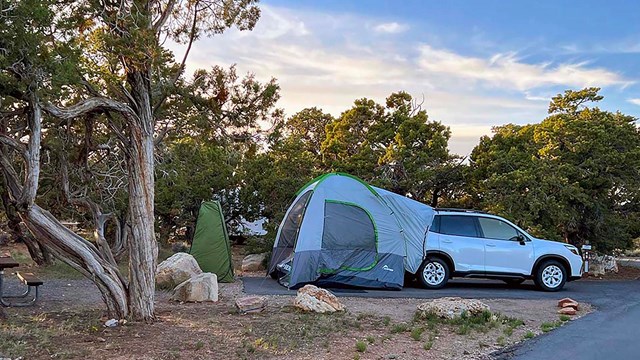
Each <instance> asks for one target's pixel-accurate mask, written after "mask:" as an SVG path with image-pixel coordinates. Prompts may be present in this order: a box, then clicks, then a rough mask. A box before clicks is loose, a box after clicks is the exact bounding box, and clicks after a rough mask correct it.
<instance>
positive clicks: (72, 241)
mask: <svg viewBox="0 0 640 360" xmlns="http://www.w3.org/2000/svg"><path fill="white" fill-rule="evenodd" d="M33 88H34V89H36V86H34V87H33ZM34 91H35V90H34ZM98 100H100V99H98ZM27 101H28V103H29V114H28V122H27V123H28V127H29V130H30V134H29V141H28V144H27V146H26V147H25V146H24V144H23V143H21V142H19V141H16V140H15V139H12V138H10V137H8V136H6V134H0V142H1V143H2V144H4V146H3V148H2V149H0V171H1V172H2V175H3V177H4V180H5V184H6V188H7V191H8V193H9V197H10V199H11V201H12V203H15V209H16V211H17V213H18V215H19V216H20V218H21V220H22V221H23V222H24V224H25V225H26V227H27V229H29V231H30V232H31V233H32V234H33V236H34V237H35V238H36V239H37V241H38V243H39V244H41V245H43V246H44V247H45V248H47V249H49V250H51V252H52V253H53V254H54V255H55V256H56V257H57V258H59V259H61V260H62V261H64V262H65V263H67V264H68V265H69V266H71V267H73V268H74V269H76V270H77V271H79V272H80V273H82V274H84V275H85V276H86V277H87V278H89V279H91V280H92V281H93V282H94V283H95V284H96V285H97V287H98V289H99V290H100V292H101V294H102V297H103V299H104V302H105V304H106V305H107V311H108V313H109V315H110V316H113V317H116V318H124V317H127V316H129V315H130V307H129V303H128V301H127V299H128V296H127V295H128V292H127V285H126V283H125V281H124V280H123V278H122V276H121V275H120V272H119V270H118V267H117V264H116V263H115V261H114V260H113V257H112V256H109V251H108V249H109V247H108V246H106V250H105V247H104V246H103V245H101V242H100V239H98V245H99V247H100V249H99V248H97V247H96V246H95V245H93V244H92V243H90V242H89V241H87V240H85V239H83V238H82V237H80V236H78V235H77V234H75V233H74V232H72V231H71V230H69V229H68V228H66V227H65V226H64V225H62V224H61V223H60V221H58V220H57V219H56V218H55V217H54V216H53V215H51V213H49V212H48V211H46V210H44V209H42V208H40V207H39V206H38V205H36V204H35V197H36V194H37V189H38V180H39V174H40V151H41V149H40V147H41V146H40V144H41V137H42V128H41V124H42V113H41V110H40V109H41V106H40V102H39V99H38V96H37V95H36V93H35V92H32V93H30V94H28V98H27ZM87 103H93V104H94V105H95V103H96V99H89V100H88V101H87V102H85V103H82V104H79V106H78V107H76V108H75V109H76V110H77V109H80V110H78V111H60V112H59V113H58V114H62V115H64V116H69V117H73V116H77V115H78V114H82V113H84V112H88V111H92V110H94V109H97V108H99V107H100V106H106V105H105V104H109V102H108V101H97V104H98V105H96V106H94V107H90V106H87ZM112 105H119V104H115V103H114V104H112ZM55 110H59V109H53V110H52V111H55ZM9 149H10V150H12V151H14V152H16V153H17V154H19V155H20V156H21V157H22V159H23V162H24V164H25V166H24V172H25V180H24V181H23V182H21V181H20V180H19V176H18V172H16V170H15V169H14V167H13V164H12V162H11V160H9V159H10V156H9V154H8V151H9ZM98 215H100V214H99V213H98ZM96 224H98V225H99V226H98V225H97V227H98V228H99V227H100V226H101V227H102V228H104V222H100V221H96ZM98 230H99V229H98Z"/></svg>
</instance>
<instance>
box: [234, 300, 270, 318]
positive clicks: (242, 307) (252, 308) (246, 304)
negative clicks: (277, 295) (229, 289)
mask: <svg viewBox="0 0 640 360" xmlns="http://www.w3.org/2000/svg"><path fill="white" fill-rule="evenodd" d="M266 307H267V300H266V299H265V298H264V297H261V296H245V297H242V298H239V299H238V300H236V308H238V312H239V313H241V314H251V313H259V312H262V311H264V310H265V309H266Z"/></svg>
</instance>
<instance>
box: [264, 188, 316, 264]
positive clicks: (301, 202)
mask: <svg viewBox="0 0 640 360" xmlns="http://www.w3.org/2000/svg"><path fill="white" fill-rule="evenodd" d="M311 194H313V191H312V190H310V191H307V192H306V193H304V194H303V195H302V196H300V198H298V201H296V203H295V204H293V208H292V209H291V211H289V214H287V217H286V218H285V219H284V222H283V223H282V230H281V231H280V236H279V237H278V239H277V244H278V245H276V247H275V248H274V249H273V253H272V254H271V265H270V267H269V274H272V273H273V272H274V270H275V269H276V266H277V265H278V264H279V263H280V262H282V261H283V260H284V259H286V258H287V257H288V256H289V255H291V253H292V252H293V248H294V247H295V244H296V241H297V239H298V233H299V232H300V225H302V218H303V217H304V211H305V209H306V208H307V203H308V202H309V199H310V198H311Z"/></svg>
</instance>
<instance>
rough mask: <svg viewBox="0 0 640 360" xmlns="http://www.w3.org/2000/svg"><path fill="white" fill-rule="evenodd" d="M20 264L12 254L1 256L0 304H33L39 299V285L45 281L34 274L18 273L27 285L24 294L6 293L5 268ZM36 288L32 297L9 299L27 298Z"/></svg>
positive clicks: (6, 305) (19, 277)
mask: <svg viewBox="0 0 640 360" xmlns="http://www.w3.org/2000/svg"><path fill="white" fill-rule="evenodd" d="M18 266H20V263H19V262H17V261H16V260H14V259H13V258H12V257H11V256H5V257H0V305H1V306H5V307H9V306H29V305H33V304H34V303H35V302H36V300H37V299H38V287H39V286H40V285H42V284H43V281H42V280H40V279H38V278H37V277H36V276H34V275H33V274H25V273H19V272H18V273H16V275H17V276H18V279H19V280H20V281H21V282H22V283H23V284H24V285H25V286H26V289H25V291H24V292H23V293H22V294H18V295H15V294H12V295H8V294H4V287H3V286H4V275H5V269H11V268H16V267H18ZM34 288H35V294H34V295H33V297H32V298H31V299H27V300H23V301H8V300H7V299H25V298H27V296H29V294H30V293H31V290H32V289H34Z"/></svg>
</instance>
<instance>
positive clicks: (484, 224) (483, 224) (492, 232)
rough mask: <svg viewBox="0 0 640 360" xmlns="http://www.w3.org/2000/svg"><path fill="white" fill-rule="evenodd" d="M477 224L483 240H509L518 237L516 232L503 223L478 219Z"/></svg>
mask: <svg viewBox="0 0 640 360" xmlns="http://www.w3.org/2000/svg"><path fill="white" fill-rule="evenodd" d="M478 222H479V223H480V228H481V229H482V233H483V235H484V237H485V238H489V239H498V240H511V239H513V238H517V237H518V231H517V230H516V229H514V228H513V226H511V225H509V224H507V223H506V222H504V221H501V220H498V219H492V218H485V217H479V218H478Z"/></svg>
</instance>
